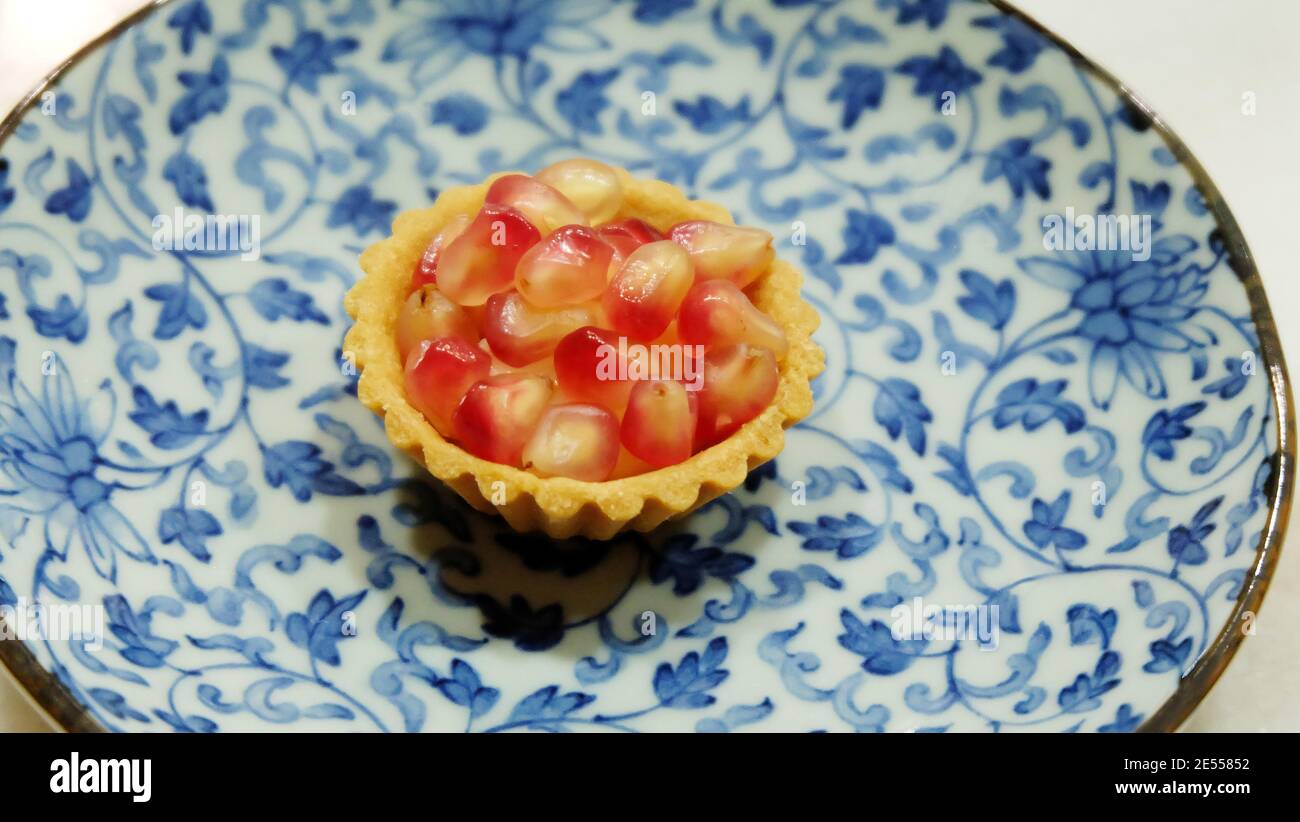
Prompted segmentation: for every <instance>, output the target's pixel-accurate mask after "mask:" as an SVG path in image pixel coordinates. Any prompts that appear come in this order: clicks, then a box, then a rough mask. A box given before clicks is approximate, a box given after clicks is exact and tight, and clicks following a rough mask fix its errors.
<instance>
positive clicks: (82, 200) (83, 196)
mask: <svg viewBox="0 0 1300 822" xmlns="http://www.w3.org/2000/svg"><path fill="white" fill-rule="evenodd" d="M67 169H68V184H67V185H66V186H64V187H63V188H61V189H59V190H58V191H55V192H53V193H51V194H50V196H49V197H47V198H46V200H45V211H46V212H47V213H49V214H65V215H67V217H68V219H69V220H72V222H74V223H79V222H81V221H82V220H84V219H86V215H87V214H89V213H90V203H91V191H92V190H93V189H94V186H93V184H92V182H91V179H90V178H89V177H87V176H86V172H85V171H82V169H81V166H80V165H78V164H77V161H76V160H74V159H72V158H71V157H69V158H68V161H67ZM10 199H12V198H10Z"/></svg>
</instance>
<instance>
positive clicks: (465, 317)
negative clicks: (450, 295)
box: [394, 285, 479, 362]
mask: <svg viewBox="0 0 1300 822" xmlns="http://www.w3.org/2000/svg"><path fill="white" fill-rule="evenodd" d="M394 336H395V337H396V338H397V352H398V354H400V355H401V357H402V361H403V362H405V361H406V357H407V355H408V354H410V353H411V350H412V349H414V348H415V346H417V345H419V344H420V343H421V342H423V341H424V340H436V339H439V338H441V337H460V338H461V339H464V340H465V341H467V342H471V343H476V342H478V339H479V333H478V325H477V324H475V322H474V320H473V318H471V317H470V315H469V313H468V312H466V311H465V309H464V308H461V307H460V306H459V305H456V304H455V303H454V302H452V301H451V300H449V299H447V298H446V297H444V296H443V295H442V293H441V292H440V291H438V287H437V286H435V285H425V286H422V287H421V288H420V290H419V291H416V292H415V293H413V294H412V295H411V296H409V297H407V298H406V302H405V303H403V304H402V310H401V311H400V312H399V313H398V315H397V328H396V331H395V334H394Z"/></svg>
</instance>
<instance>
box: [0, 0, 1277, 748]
mask: <svg viewBox="0 0 1300 822" xmlns="http://www.w3.org/2000/svg"><path fill="white" fill-rule="evenodd" d="M138 5H140V2H139V0H0V113H3V112H7V111H8V110H9V109H10V108H11V107H12V106H13V105H14V104H16V103H17V102H18V101H19V100H20V99H21V98H22V97H24V96H25V95H26V94H27V92H28V91H29V90H30V89H31V88H32V87H33V86H34V85H35V84H36V83H38V82H39V81H40V79H41V78H42V77H44V76H45V75H46V74H47V73H49V72H50V71H51V70H52V69H53V68H55V67H56V66H57V65H58V64H59V63H61V62H62V61H63V60H64V59H66V57H67V56H68V55H70V54H72V53H73V52H74V51H76V50H77V49H78V48H80V47H81V45H82V44H84V43H86V42H88V41H89V40H91V39H93V38H94V37H96V36H97V35H98V34H99V33H100V32H102V31H104V30H105V29H107V28H108V27H110V26H111V25H113V24H114V23H115V22H116V21H117V20H118V19H120V18H121V17H123V16H125V15H126V14H127V13H128V12H129V11H131V10H132V9H134V8H135V7H137V6H138ZM1018 5H1019V6H1020V7H1021V8H1022V9H1024V10H1025V11H1026V12H1028V13H1029V14H1030V15H1032V16H1034V17H1036V18H1037V19H1038V20H1039V21H1040V22H1042V23H1044V24H1045V25H1047V27H1048V28H1050V29H1052V30H1053V31H1055V32H1057V33H1059V34H1061V35H1062V36H1064V37H1065V38H1066V39H1067V40H1069V41H1070V42H1071V43H1073V44H1074V45H1075V46H1076V47H1077V48H1078V49H1079V50H1080V51H1082V52H1083V53H1084V54H1086V55H1088V56H1089V57H1091V58H1092V59H1093V60H1094V61H1096V62H1097V63H1099V64H1100V65H1102V66H1104V67H1106V68H1107V69H1109V70H1110V71H1111V72H1112V73H1113V74H1115V75H1116V76H1118V77H1119V78H1121V79H1122V80H1123V81H1124V82H1126V83H1128V84H1129V86H1130V87H1131V88H1132V89H1133V90H1134V91H1136V92H1137V94H1138V95H1139V96H1140V97H1142V98H1143V99H1144V100H1146V101H1147V103H1148V104H1150V105H1151V107H1152V108H1153V109H1154V110H1155V111H1156V112H1157V113H1158V114H1159V115H1160V117H1161V118H1162V119H1164V120H1165V121H1166V122H1167V123H1169V125H1170V126H1172V128H1173V129H1174V131H1175V132H1176V133H1177V134H1178V135H1179V136H1180V137H1182V139H1183V141H1184V142H1185V143H1187V145H1188V146H1189V147H1190V148H1191V150H1192V153H1193V154H1195V155H1196V156H1197V157H1198V158H1199V159H1200V160H1201V162H1202V164H1204V166H1205V167H1206V169H1208V170H1209V173H1210V176H1211V177H1213V178H1214V180H1215V182H1216V183H1217V184H1218V186H1219V189H1220V190H1221V191H1222V192H1223V195H1224V197H1225V198H1226V199H1227V201H1228V204H1229V206H1231V208H1232V210H1233V212H1234V213H1235V215H1236V217H1237V221H1238V222H1239V223H1240V224H1241V226H1242V228H1243V230H1244V231H1245V234H1246V240H1247V242H1248V243H1249V244H1250V248H1251V250H1252V251H1253V252H1254V254H1255V258H1256V261H1257V263H1258V265H1259V269H1260V272H1261V273H1262V275H1263V278H1264V285H1265V287H1266V289H1267V291H1268V295H1269V300H1270V302H1271V304H1272V306H1273V312H1274V315H1275V316H1276V317H1277V320H1278V325H1279V326H1280V327H1281V334H1282V343H1283V346H1284V348H1285V350H1286V354H1287V359H1288V361H1289V362H1290V363H1291V367H1292V375H1293V377H1295V378H1297V379H1300V322H1297V319H1296V315H1297V311H1300V283H1298V282H1297V278H1296V268H1297V267H1296V256H1297V251H1298V250H1300V208H1298V207H1297V203H1298V202H1300V48H1298V47H1297V46H1296V43H1295V36H1296V32H1298V31H1300V2H1298V1H1297V0H1234V1H1233V2H1230V3H1225V2H1222V0H1087V2H1079V0H1019V2H1018ZM1247 92H1253V93H1254V97H1255V111H1256V113H1255V115H1254V116H1248V115H1245V114H1243V112H1242V100H1243V95H1244V94H1245V93H1247ZM1298 519H1300V517H1298ZM1287 543H1288V544H1287V546H1286V547H1285V550H1284V551H1283V556H1282V560H1281V563H1280V566H1279V569H1278V573H1277V577H1276V578H1275V580H1274V582H1273V586H1272V588H1271V589H1270V590H1269V593H1268V596H1267V597H1266V600H1265V605H1264V608H1263V610H1262V612H1261V613H1260V615H1259V619H1258V621H1257V622H1256V629H1257V634H1256V636H1254V637H1252V638H1250V639H1248V640H1247V641H1246V643H1245V644H1244V645H1243V646H1242V649H1241V651H1240V652H1239V653H1238V654H1237V656H1236V658H1235V659H1234V660H1233V662H1232V665H1231V666H1230V667H1229V668H1228V672H1227V673H1226V674H1224V676H1223V678H1222V679H1221V680H1220V682H1219V684H1218V685H1217V686H1216V687H1215V688H1214V690H1213V691H1212V692H1211V693H1210V695H1209V696H1208V697H1207V698H1206V699H1205V702H1204V703H1202V705H1201V707H1200V708H1198V709H1197V711H1196V712H1195V713H1194V714H1193V715H1192V717H1191V719H1190V720H1189V721H1188V722H1187V723H1186V724H1185V725H1184V726H1183V727H1184V729H1185V730H1193V731H1300V521H1297V522H1294V523H1293V524H1292V528H1291V535H1290V538H1289V539H1288V540H1287ZM46 727H48V726H46V725H45V724H44V722H43V720H42V718H41V717H40V716H39V715H38V714H37V713H36V712H35V711H33V710H32V709H31V708H30V707H28V705H27V704H26V702H25V701H24V697H23V695H21V694H19V693H18V691H17V690H16V689H15V688H14V687H13V686H12V685H11V684H10V683H9V682H8V681H7V680H5V679H3V678H0V732H4V731H19V730H42V729H45V728H46Z"/></svg>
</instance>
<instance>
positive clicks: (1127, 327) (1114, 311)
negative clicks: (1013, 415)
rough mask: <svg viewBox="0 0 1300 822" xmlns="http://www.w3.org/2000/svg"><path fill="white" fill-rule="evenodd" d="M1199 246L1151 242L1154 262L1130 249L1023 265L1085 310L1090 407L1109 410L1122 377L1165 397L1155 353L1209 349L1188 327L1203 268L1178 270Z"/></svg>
mask: <svg viewBox="0 0 1300 822" xmlns="http://www.w3.org/2000/svg"><path fill="white" fill-rule="evenodd" d="M1149 241H1151V240H1149ZM1194 248H1196V243H1195V241H1193V240H1192V239H1191V238H1190V237H1186V236H1183V235H1176V236H1171V237H1167V238H1163V239H1160V240H1154V241H1152V242H1151V248H1150V259H1147V260H1141V261H1139V260H1134V254H1133V253H1132V252H1129V251H1073V252H1057V254H1056V255H1054V256H1053V257H1030V258H1026V259H1021V260H1020V261H1019V264H1020V267H1021V269H1022V270H1024V271H1025V273H1027V274H1029V275H1030V276H1031V277H1034V278H1035V279H1037V280H1039V281H1040V282H1043V283H1046V284H1047V285H1051V286H1053V287H1056V288H1061V289H1064V290H1066V291H1069V292H1071V297H1070V307H1071V308H1074V309H1077V310H1079V311H1080V312H1082V314H1083V317H1082V319H1081V320H1080V322H1079V326H1078V328H1077V330H1076V333H1077V334H1078V335H1079V336H1081V337H1083V338H1084V340H1086V341H1087V342H1088V343H1089V344H1091V346H1092V354H1091V358H1090V361H1089V364H1088V388H1089V393H1090V395H1091V398H1092V402H1093V405H1095V406H1097V407H1098V408H1102V409H1106V408H1109V407H1110V403H1111V401H1112V400H1113V399H1114V397H1115V391H1116V389H1117V388H1118V386H1119V380H1120V378H1121V377H1123V379H1124V381H1125V382H1127V383H1128V384H1130V385H1131V386H1133V387H1134V388H1136V389H1137V390H1138V391H1141V392H1142V393H1143V394H1144V395H1146V396H1147V397H1150V398H1152V399H1161V398H1163V397H1165V396H1166V387H1165V379H1164V374H1163V373H1162V372H1161V370H1160V365H1159V363H1158V361H1157V359H1156V355H1157V354H1159V353H1161V352H1186V351H1188V350H1191V349H1192V348H1200V347H1204V346H1207V345H1209V344H1210V343H1211V340H1212V338H1211V336H1210V334H1209V332H1208V331H1207V330H1206V329H1204V328H1202V327H1200V326H1199V325H1196V324H1195V323H1190V322H1187V320H1188V319H1189V318H1190V317H1191V316H1192V315H1193V314H1194V313H1196V304H1197V303H1198V302H1199V301H1200V300H1201V298H1202V297H1203V296H1204V295H1205V292H1206V289H1207V284H1206V276H1205V275H1206V271H1205V270H1204V269H1202V268H1200V267H1198V266H1185V267H1180V266H1179V263H1180V261H1181V260H1182V259H1183V258H1184V257H1185V256H1186V255H1187V254H1188V253H1189V252H1191V251H1192V250H1193V249H1194Z"/></svg>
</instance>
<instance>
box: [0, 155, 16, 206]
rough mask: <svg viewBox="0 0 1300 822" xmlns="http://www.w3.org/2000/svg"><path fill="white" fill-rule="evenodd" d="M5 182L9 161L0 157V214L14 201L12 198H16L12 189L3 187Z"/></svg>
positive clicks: (7, 180)
mask: <svg viewBox="0 0 1300 822" xmlns="http://www.w3.org/2000/svg"><path fill="white" fill-rule="evenodd" d="M7 182H9V161H8V160H6V159H5V158H3V157H0V214H3V213H4V210H5V209H6V208H8V207H9V204H10V203H12V202H13V201H14V197H15V196H17V192H16V191H15V190H14V189H12V188H8V187H7V186H6V185H5V184H6V183H7Z"/></svg>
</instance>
